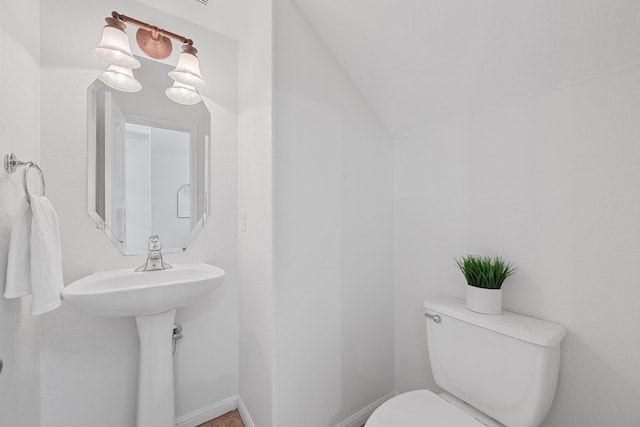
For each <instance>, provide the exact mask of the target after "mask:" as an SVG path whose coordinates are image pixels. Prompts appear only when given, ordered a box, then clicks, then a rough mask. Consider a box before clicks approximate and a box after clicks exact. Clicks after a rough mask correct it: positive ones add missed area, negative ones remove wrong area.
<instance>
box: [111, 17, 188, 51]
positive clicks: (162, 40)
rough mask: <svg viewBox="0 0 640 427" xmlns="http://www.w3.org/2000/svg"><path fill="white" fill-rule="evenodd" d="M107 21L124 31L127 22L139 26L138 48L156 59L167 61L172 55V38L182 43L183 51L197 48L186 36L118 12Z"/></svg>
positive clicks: (137, 34) (137, 35)
mask: <svg viewBox="0 0 640 427" xmlns="http://www.w3.org/2000/svg"><path fill="white" fill-rule="evenodd" d="M106 21H107V24H108V25H111V26H116V27H118V28H120V29H121V30H123V31H124V23H125V22H126V23H127V24H133V25H135V26H137V27H138V32H137V33H136V41H137V42H138V46H140V49H142V51H143V52H144V53H146V54H147V55H149V56H150V57H152V58H155V59H165V58H168V57H169V55H171V51H172V50H173V46H172V44H171V40H169V39H170V38H171V39H174V40H177V41H179V42H180V43H182V45H183V50H184V49H185V48H187V49H191V48H192V49H193V50H195V48H193V40H191V39H189V38H187V37H185V36H181V35H180V34H176V33H173V32H171V31H167V30H165V29H163V28H158V27H156V26H155V25H151V24H147V23H146V22H143V21H140V20H138V19H135V18H132V17H130V16H127V15H123V14H121V13H118V12H116V11H113V12H111V17H110V18H106ZM114 21H115V22H114ZM195 52H197V50H195Z"/></svg>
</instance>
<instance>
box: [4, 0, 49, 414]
mask: <svg viewBox="0 0 640 427" xmlns="http://www.w3.org/2000/svg"><path fill="white" fill-rule="evenodd" d="M38 15H39V2H38V1H35V0H29V1H18V0H2V2H0V156H1V157H2V161H3V160H4V155H5V154H6V153H8V152H14V153H16V155H17V156H18V158H19V159H20V160H33V161H36V162H37V161H39V159H40V120H39V118H40V113H39V103H40V76H39V73H40V31H39V28H38V26H37V25H36V26H33V25H31V23H32V17H34V16H35V17H37V16H38ZM36 182H37V181H36ZM32 188H33V190H34V191H39V189H38V187H37V186H35V185H34V186H33V187H32ZM20 197H23V190H22V170H21V169H20V170H19V171H18V173H15V174H13V175H9V174H8V173H6V172H5V170H4V167H2V169H1V170H0V292H4V273H5V271H6V270H5V268H6V251H7V248H8V246H9V236H10V230H11V228H10V227H11V220H12V217H13V214H14V211H15V208H16V206H17V201H18V200H19V198H20ZM29 304H30V299H29V298H22V299H18V300H5V299H4V298H2V297H0V359H2V361H3V363H4V368H3V370H2V373H0V425H2V426H9V425H11V426H22V425H32V426H33V425H38V424H39V423H40V360H39V354H38V352H39V348H40V345H39V341H38V338H39V334H40V319H39V318H34V317H31V316H29V314H28V313H29Z"/></svg>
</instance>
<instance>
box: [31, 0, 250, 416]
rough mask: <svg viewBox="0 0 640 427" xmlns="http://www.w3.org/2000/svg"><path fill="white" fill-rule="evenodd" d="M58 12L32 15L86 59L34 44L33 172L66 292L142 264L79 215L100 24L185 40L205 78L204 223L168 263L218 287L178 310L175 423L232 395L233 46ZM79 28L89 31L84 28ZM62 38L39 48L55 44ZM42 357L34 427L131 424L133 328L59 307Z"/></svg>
mask: <svg viewBox="0 0 640 427" xmlns="http://www.w3.org/2000/svg"><path fill="white" fill-rule="evenodd" d="M43 3H44V2H43ZM63 3H64V4H60V2H56V4H53V3H52V4H48V3H46V4H42V5H41V7H42V16H41V20H42V25H43V28H49V27H50V26H52V25H53V23H54V22H57V23H59V22H60V21H61V20H62V21H67V20H74V21H77V22H79V23H82V24H80V26H74V30H73V31H74V33H75V35H74V37H72V38H69V39H68V40H66V42H65V43H66V46H65V43H61V46H62V47H63V48H64V49H74V50H77V51H78V52H82V55H86V56H85V57H83V56H80V57H75V56H74V57H69V58H67V57H65V53H60V52H59V54H60V55H59V56H58V55H56V54H55V52H51V51H50V50H51V49H59V48H58V47H57V46H56V44H55V42H54V41H52V40H47V41H46V42H44V41H43V44H42V47H43V50H44V49H45V46H46V49H48V51H47V52H43V68H42V80H41V85H42V109H41V116H42V134H43V135H46V137H45V138H44V139H43V142H42V166H43V170H44V173H45V176H46V178H47V189H48V195H49V197H50V199H51V200H52V203H53V205H54V206H55V207H56V209H57V212H58V216H59V219H60V227H61V235H62V251H63V267H64V276H65V283H70V282H71V281H73V280H75V279H78V278H80V277H82V276H84V275H86V274H90V273H93V272H96V271H103V270H109V269H115V268H126V267H134V266H137V265H139V264H141V263H142V262H143V261H144V257H142V256H137V257H123V256H121V255H120V253H119V252H118V250H117V249H116V248H115V247H114V246H113V245H112V244H111V242H110V241H109V240H108V239H107V238H106V236H104V235H103V234H102V232H101V231H100V230H98V229H96V228H95V225H94V224H93V223H92V221H91V219H90V218H89V216H88V215H87V212H86V206H87V199H86V198H87V188H86V186H87V185H86V182H87V179H86V173H87V163H86V162H87V152H86V145H87V139H86V88H87V87H88V85H89V84H90V83H91V82H92V81H93V80H95V79H96V78H97V76H98V74H99V69H98V68H94V65H93V64H94V62H93V61H94V60H93V59H91V57H90V53H89V49H90V48H91V46H92V45H93V44H94V43H96V42H97V41H98V39H99V37H100V28H101V26H102V19H103V18H104V16H106V14H108V13H109V12H110V11H111V10H112V9H115V10H118V11H120V12H122V13H127V14H130V15H132V16H135V17H137V18H140V19H144V20H149V21H151V22H158V23H162V25H166V26H167V27H169V26H170V28H171V30H173V31H176V32H178V33H184V34H189V36H191V37H192V38H194V40H196V41H197V46H198V49H199V51H200V57H201V66H202V71H203V72H204V73H205V75H209V76H210V78H208V80H209V81H210V87H208V88H207V91H208V92H207V93H208V94H209V95H210V96H212V98H213V99H214V101H215V102H214V101H208V100H207V106H208V108H209V109H210V111H211V116H212V158H211V161H212V167H211V171H212V174H211V175H212V176H211V194H212V200H211V216H210V217H209V219H208V221H207V224H206V225H205V227H204V228H203V229H202V230H201V231H200V233H199V234H198V236H197V237H196V238H195V239H194V240H193V241H192V243H191V244H190V247H189V248H188V250H187V251H186V252H185V253H181V254H170V255H168V256H167V257H166V258H167V261H168V262H170V263H172V264H173V263H186V262H206V263H211V264H215V265H218V266H220V267H222V268H223V269H224V270H225V271H226V272H227V276H226V278H225V282H224V285H223V286H222V287H220V288H218V289H216V290H215V291H214V292H213V293H212V294H211V295H210V296H208V297H207V298H204V299H203V300H202V301H200V302H198V303H197V304H194V305H192V306H190V307H188V308H184V309H181V310H178V314H177V321H178V322H181V323H182V325H183V327H184V332H183V333H184V339H183V340H182V341H181V343H180V349H179V351H178V354H177V357H176V366H175V369H176V371H175V374H176V403H177V407H176V412H177V414H176V415H177V416H178V417H183V416H186V415H189V414H192V413H194V412H195V411H198V410H201V409H203V408H205V407H207V406H209V405H212V404H214V403H216V402H219V401H222V400H224V399H227V398H229V397H232V396H234V395H236V394H237V393H238V267H237V236H236V224H237V222H236V221H237V142H238V135H237V129H238V117H237V111H236V106H237V85H238V83H237V74H238V70H237V64H238V59H237V54H238V53H237V52H238V46H237V42H236V41H234V40H232V39H229V38H227V37H224V36H220V35H218V34H216V33H215V32H213V31H210V30H207V29H204V28H202V27H198V26H195V25H193V24H190V23H188V22H187V21H183V20H180V19H178V18H175V17H172V16H169V15H166V14H164V13H162V12H159V11H157V10H154V9H152V8H149V7H146V6H141V5H140V4H138V3H132V2H116V3H115V4H111V5H109V9H108V10H105V6H104V4H103V3H102V2H100V1H97V0H96V1H90V2H87V1H82V2H80V1H71V0H69V1H65V2H63ZM74 11H75V12H74ZM70 13H71V15H70ZM94 18H95V19H94ZM87 21H91V25H88V26H86V27H90V30H89V29H88V28H86V27H83V25H86V22H87ZM64 31H66V30H61V31H60V32H56V33H51V34H48V35H47V37H49V38H55V37H60V38H64V37H65V34H64ZM76 32H77V33H76ZM130 33H131V31H130ZM69 43H72V44H75V45H73V46H69ZM60 49H61V48H60ZM45 57H46V59H47V60H46V62H44V58H45ZM85 58H86V59H85ZM204 58H207V59H204ZM66 59H68V60H69V62H68V64H67V65H68V66H66V65H65V63H64V61H65V60H66ZM83 61H84V62H83ZM97 64H98V65H97V66H98V67H100V66H102V64H100V63H99V61H98V63H97ZM41 347H42V423H43V425H65V426H89V425H90V426H114V425H119V426H127V425H134V424H135V406H136V392H137V391H136V390H137V386H136V378H137V360H138V343H137V337H136V328H135V322H134V320H133V319H132V318H124V319H116V318H99V317H93V316H88V315H84V314H82V313H80V312H78V311H77V310H75V309H73V308H71V307H69V306H68V305H66V304H64V305H63V307H62V308H61V309H59V310H56V311H55V312H53V313H51V314H50V315H49V317H48V318H47V321H46V323H45V324H44V325H43V328H42V345H41Z"/></svg>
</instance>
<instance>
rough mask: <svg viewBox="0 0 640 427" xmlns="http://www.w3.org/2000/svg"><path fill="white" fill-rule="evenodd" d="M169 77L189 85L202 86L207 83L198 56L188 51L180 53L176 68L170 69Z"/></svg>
mask: <svg viewBox="0 0 640 427" xmlns="http://www.w3.org/2000/svg"><path fill="white" fill-rule="evenodd" d="M169 77H171V78H172V79H173V80H175V81H177V82H180V83H183V84H185V85H188V86H194V87H202V86H204V85H206V84H207V83H206V82H205V81H204V80H203V79H202V75H201V74H200V62H199V61H198V57H197V56H195V55H194V54H192V53H188V52H182V53H181V54H180V56H179V57H178V63H177V64H176V68H175V69H174V70H173V71H169Z"/></svg>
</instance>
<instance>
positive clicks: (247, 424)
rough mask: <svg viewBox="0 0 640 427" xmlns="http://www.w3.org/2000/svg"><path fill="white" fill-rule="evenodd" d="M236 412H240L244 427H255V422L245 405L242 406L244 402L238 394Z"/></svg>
mask: <svg viewBox="0 0 640 427" xmlns="http://www.w3.org/2000/svg"><path fill="white" fill-rule="evenodd" d="M238 412H239V413H240V418H242V422H243V423H244V427H256V425H255V423H254V422H253V420H252V419H251V415H249V411H247V407H246V406H244V402H243V401H242V398H241V397H240V396H238Z"/></svg>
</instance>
